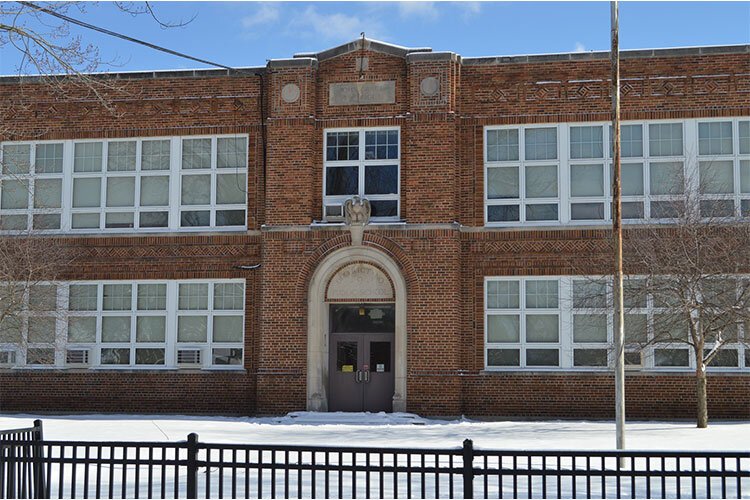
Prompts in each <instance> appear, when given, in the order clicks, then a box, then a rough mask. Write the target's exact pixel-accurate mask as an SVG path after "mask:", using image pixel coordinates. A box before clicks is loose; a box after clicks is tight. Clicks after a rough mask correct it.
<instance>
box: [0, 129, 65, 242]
mask: <svg viewBox="0 0 750 500" xmlns="http://www.w3.org/2000/svg"><path fill="white" fill-rule="evenodd" d="M0 152H1V156H0V230H9V231H26V230H29V229H32V228H33V229H37V230H59V229H60V228H61V227H62V226H61V224H62V220H61V213H62V206H63V144H62V143H39V144H33V143H22V144H3V146H2V149H1V150H0Z"/></svg>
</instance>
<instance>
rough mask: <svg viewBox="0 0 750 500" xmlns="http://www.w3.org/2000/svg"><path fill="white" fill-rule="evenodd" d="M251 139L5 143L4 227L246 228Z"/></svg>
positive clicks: (0, 217)
mask: <svg viewBox="0 0 750 500" xmlns="http://www.w3.org/2000/svg"><path fill="white" fill-rule="evenodd" d="M247 151H248V145H247V136H212V137H172V138H148V139H118V140H107V141H104V140H82V141H61V142H36V143H6V144H3V145H2V158H0V166H2V170H1V177H0V229H2V230H6V231H24V230H34V231H58V232H59V231H63V232H92V231H101V230H104V231H109V232H129V231H144V232H145V231H169V230H172V231H174V230H194V229H206V228H221V229H226V230H232V229H245V228H246V211H247Z"/></svg>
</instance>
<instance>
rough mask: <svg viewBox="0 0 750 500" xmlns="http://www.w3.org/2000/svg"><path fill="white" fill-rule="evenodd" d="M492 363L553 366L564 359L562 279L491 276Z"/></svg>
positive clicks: (489, 355) (489, 363) (488, 322)
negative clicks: (503, 278)
mask: <svg viewBox="0 0 750 500" xmlns="http://www.w3.org/2000/svg"><path fill="white" fill-rule="evenodd" d="M485 286H486V311H487V313H486V328H485V331H486V346H487V351H486V356H487V359H486V362H487V366H488V367H506V368H553V367H559V366H560V364H561V359H560V312H561V309H560V280H559V279H513V280H487V281H486V283H485Z"/></svg>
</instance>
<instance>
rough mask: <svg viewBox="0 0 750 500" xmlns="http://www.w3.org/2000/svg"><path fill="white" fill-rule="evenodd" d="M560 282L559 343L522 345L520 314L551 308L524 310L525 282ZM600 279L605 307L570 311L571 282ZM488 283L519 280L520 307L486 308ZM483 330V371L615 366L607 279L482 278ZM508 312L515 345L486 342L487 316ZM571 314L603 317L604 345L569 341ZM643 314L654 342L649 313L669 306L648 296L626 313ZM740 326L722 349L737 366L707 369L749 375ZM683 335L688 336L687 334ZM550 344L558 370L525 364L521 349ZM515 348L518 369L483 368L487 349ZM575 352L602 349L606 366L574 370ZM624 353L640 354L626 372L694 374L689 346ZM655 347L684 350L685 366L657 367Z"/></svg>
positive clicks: (747, 347) (748, 335)
mask: <svg viewBox="0 0 750 500" xmlns="http://www.w3.org/2000/svg"><path fill="white" fill-rule="evenodd" d="M733 277H734V278H737V279H738V284H739V281H740V280H742V279H747V278H748V276H747V275H738V276H733ZM628 278H630V279H644V277H643V276H638V275H633V276H629V277H628ZM554 279H556V280H559V303H558V305H559V307H558V309H556V311H557V312H558V314H559V318H560V325H559V331H560V338H559V344H546V343H537V342H533V343H524V338H525V337H524V333H523V332H524V329H525V321H524V317H525V314H527V313H528V312H532V313H534V312H536V311H540V312H542V313H544V312H551V311H552V310H547V309H528V308H526V307H525V300H526V297H525V290H526V283H527V282H529V281H540V280H541V281H544V280H554ZM601 280H605V282H606V283H607V304H606V307H604V308H592V307H586V308H574V307H573V282H574V281H589V282H593V281H601ZM490 282H519V294H520V296H519V307H518V308H515V309H492V308H490V307H489V304H488V300H487V292H488V285H489V283H490ZM483 294H484V295H483V298H482V301H483V314H484V317H483V326H484V334H483V339H484V347H483V349H484V355H483V356H484V370H485V371H488V372H494V371H498V372H505V371H525V372H530V371H576V372H586V371H595V372H611V371H612V369H613V366H614V358H613V352H612V346H613V342H614V318H613V315H612V292H611V278H609V277H604V276H580V275H579V276H485V277H484V284H483ZM493 313H494V314H500V315H502V314H513V315H518V316H519V342H517V343H510V342H508V343H490V342H489V339H488V334H489V331H488V318H489V316H491V315H492V314H493ZM575 313H582V314H606V316H607V343H606V344H605V343H588V342H581V343H575V342H574V341H573V316H574V314H575ZM628 313H630V314H644V315H646V327H647V335H648V340H649V341H652V340H653V335H654V315H655V314H660V313H669V308H664V307H656V306H655V305H654V298H653V297H652V296H650V295H649V296H648V297H647V302H646V307H643V308H633V309H632V310H629V311H626V314H628ZM740 328H741V332H740V335H741V338H743V339H744V341H740V342H737V343H732V344H727V345H725V346H724V347H722V349H732V350H736V351H737V355H738V365H737V366H736V367H720V366H712V365H709V366H708V371H709V372H711V373H713V372H742V373H746V372H748V371H750V364H748V363H746V362H745V361H746V359H745V356H746V351H747V352H750V344H748V342H747V341H748V340H750V331H748V328H747V327H746V326H742V327H740ZM686 334H687V332H686ZM553 345H555V346H558V347H559V349H560V364H559V366H557V367H541V366H530V367H527V366H525V356H524V351H525V349H526V348H527V347H541V348H543V347H552V346H553ZM711 347H712V346H711V345H710V344H709V345H707V346H706V349H707V351H706V353H707V352H708V351H709V350H710V349H711ZM502 348H508V349H519V350H520V354H519V356H520V359H519V366H490V365H489V364H488V361H489V359H488V356H489V354H488V351H489V350H490V349H502ZM576 348H583V349H586V348H590V349H607V351H608V352H607V366H602V367H599V366H574V359H573V355H574V353H573V351H574V349H576ZM625 349H626V352H640V353H641V363H642V364H641V365H639V366H636V365H626V368H627V369H628V370H629V371H630V370H636V371H642V372H680V373H690V372H694V371H695V355H694V353H693V348H692V347H690V346H689V345H688V344H685V343H666V342H664V343H658V344H654V343H649V344H648V345H646V346H645V347H643V348H641V347H640V346H633V345H626V346H625ZM658 349H686V350H688V365H686V366H680V367H674V366H656V365H655V359H654V350H658Z"/></svg>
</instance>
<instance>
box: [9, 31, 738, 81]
mask: <svg viewBox="0 0 750 500" xmlns="http://www.w3.org/2000/svg"><path fill="white" fill-rule="evenodd" d="M363 48H364V49H365V50H372V51H375V52H382V53H386V54H389V55H394V56H397V57H403V58H420V59H421V58H436V59H437V58H444V57H447V56H450V57H451V58H453V59H454V60H457V61H458V62H460V63H461V64H464V65H470V66H480V65H488V66H489V65H500V64H523V63H541V62H559V61H589V60H600V59H608V58H609V51H588V52H561V53H550V54H526V55H509V56H483V57H461V56H460V55H458V54H457V53H455V52H432V49H431V48H429V47H416V48H408V47H402V46H400V45H395V44H391V43H387V42H381V41H378V40H372V39H366V38H365V39H362V38H358V39H356V40H353V41H351V42H348V43H345V44H342V45H339V46H337V47H333V48H330V49H326V50H323V51H320V52H303V53H297V54H294V57H292V58H284V59H270V60H269V61H268V63H267V65H266V66H249V67H242V68H233V69H231V70H228V69H214V68H196V69H182V70H163V69H162V70H148V71H118V72H99V73H86V75H87V76H94V77H106V78H112V79H121V80H135V79H150V78H206V77H223V76H255V75H257V74H258V73H264V72H265V71H266V70H267V69H268V68H269V67H271V68H273V67H287V66H302V65H315V64H317V63H318V62H319V61H324V60H326V59H330V58H332V57H336V56H339V55H343V54H348V53H351V52H354V51H357V50H362V49H363ZM718 54H750V44H738V45H708V46H694V47H674V48H658V49H635V50H621V51H620V58H621V59H645V58H654V57H686V56H706V55H718ZM423 56H424V57H423ZM66 76H68V75H64V74H58V75H22V76H19V75H0V83H20V82H29V83H33V82H34V81H41V80H43V79H45V78H65V77H66Z"/></svg>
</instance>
